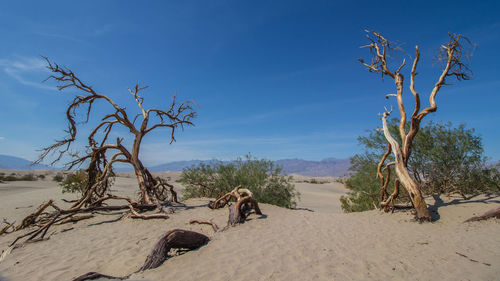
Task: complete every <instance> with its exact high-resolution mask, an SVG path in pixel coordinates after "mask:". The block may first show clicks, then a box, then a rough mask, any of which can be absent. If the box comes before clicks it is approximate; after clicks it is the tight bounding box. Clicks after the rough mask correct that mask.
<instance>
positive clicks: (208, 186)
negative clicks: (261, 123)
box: [180, 155, 300, 208]
mask: <svg viewBox="0 0 500 281" xmlns="http://www.w3.org/2000/svg"><path fill="white" fill-rule="evenodd" d="M281 172H282V170H281V167H279V166H276V165H275V164H274V162H272V161H269V160H265V159H260V160H259V159H255V158H252V157H251V156H250V155H247V156H246V157H245V159H242V158H238V159H237V160H235V161H232V162H229V163H224V162H222V161H215V160H214V161H210V162H207V163H200V164H199V165H197V166H192V167H190V168H187V169H184V171H183V172H182V175H181V178H180V182H181V183H182V184H184V185H185V187H186V188H185V190H184V191H183V197H184V198H185V199H186V198H192V197H211V198H214V197H217V196H218V195H219V194H220V193H221V192H222V193H226V192H229V191H231V190H232V189H233V188H235V187H236V186H239V185H241V187H243V188H248V189H249V190H250V191H252V193H253V196H254V198H255V199H256V200H257V201H258V202H262V203H268V204H273V205H277V206H280V207H286V208H293V207H295V206H296V200H298V198H299V196H300V194H299V193H298V192H297V191H296V190H295V186H294V185H293V184H292V183H291V181H292V177H291V176H284V175H282V174H281Z"/></svg>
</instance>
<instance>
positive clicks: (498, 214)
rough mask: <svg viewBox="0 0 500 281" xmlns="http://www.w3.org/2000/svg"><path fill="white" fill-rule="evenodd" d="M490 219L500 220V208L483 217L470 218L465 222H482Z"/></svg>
mask: <svg viewBox="0 0 500 281" xmlns="http://www.w3.org/2000/svg"><path fill="white" fill-rule="evenodd" d="M489 218H497V219H500V207H497V208H493V209H491V210H489V211H487V212H485V213H484V214H483V215H481V216H475V217H471V218H468V219H467V220H465V221H464V222H472V221H480V220H486V219H489Z"/></svg>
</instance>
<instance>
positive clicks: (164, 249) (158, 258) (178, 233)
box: [138, 229, 210, 272]
mask: <svg viewBox="0 0 500 281" xmlns="http://www.w3.org/2000/svg"><path fill="white" fill-rule="evenodd" d="M209 240H210V239H209V238H208V237H207V236H206V235H204V234H201V233H198V232H194V231H190V230H183V229H174V230H170V231H168V232H167V233H165V234H163V236H162V237H161V238H160V240H158V242H156V244H155V246H154V247H153V250H152V251H151V253H150V254H149V255H148V257H147V258H146V261H145V262H144V265H143V266H142V267H141V268H140V269H139V270H138V272H139V271H144V270H147V269H151V268H156V267H158V266H160V265H161V264H162V263H163V262H164V261H165V260H166V259H167V258H168V252H169V251H170V249H173V248H177V249H189V250H194V249H197V248H199V247H201V246H203V245H205V244H206V243H207V242H208V241H209Z"/></svg>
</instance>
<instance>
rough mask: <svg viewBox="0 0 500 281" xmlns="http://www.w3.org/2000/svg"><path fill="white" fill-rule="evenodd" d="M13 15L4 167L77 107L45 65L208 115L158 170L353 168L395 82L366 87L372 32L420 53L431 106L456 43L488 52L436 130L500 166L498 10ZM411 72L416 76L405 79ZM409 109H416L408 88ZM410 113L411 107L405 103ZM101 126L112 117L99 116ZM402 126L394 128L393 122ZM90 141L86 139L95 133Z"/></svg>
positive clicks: (3, 83) (333, 4)
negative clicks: (289, 162) (348, 163)
mask: <svg viewBox="0 0 500 281" xmlns="http://www.w3.org/2000/svg"><path fill="white" fill-rule="evenodd" d="M436 2H439V3H432V2H430V1H429V2H428V1H413V2H411V3H410V2H404V1H395V2H388V1H366V2H365V1H78V2H77V1H70V2H68V1H31V2H29V1H15V2H14V1H3V2H2V3H1V4H0V34H2V40H1V42H2V43H1V44H0V97H1V100H2V103H1V104H0V154H9V155H14V156H19V157H24V158H27V159H30V160H33V159H35V158H36V156H37V155H38V152H37V149H40V148H41V147H43V146H46V145H49V144H51V143H52V142H53V141H54V139H57V138H61V137H62V136H63V135H64V132H63V130H64V129H65V128H66V124H65V120H64V118H65V117H64V111H65V106H66V105H67V103H68V102H69V101H70V100H71V99H72V97H73V95H74V94H76V92H75V91H74V90H69V91H66V92H62V93H61V92H58V91H57V90H56V89H55V86H56V85H55V83H54V82H51V81H48V82H46V83H42V80H44V78H46V77H47V76H48V72H47V70H46V69H45V64H44V62H43V60H41V58H40V57H39V55H44V56H47V57H49V58H50V59H51V60H53V61H56V62H57V63H59V64H62V65H65V66H68V67H69V68H71V69H72V70H73V71H74V72H75V73H77V74H78V75H79V77H80V78H81V79H83V80H84V81H86V82H88V84H90V85H92V86H93V87H94V88H95V89H97V90H98V91H99V92H101V93H105V94H108V95H110V96H111V97H112V98H113V99H115V100H116V101H117V102H118V103H120V104H123V105H126V106H127V108H130V109H131V110H132V109H133V110H135V108H134V104H133V100H132V99H131V96H130V95H129V94H128V92H127V88H129V87H133V86H134V85H135V84H136V83H140V84H142V85H148V86H149V88H148V89H147V90H145V91H144V92H143V95H144V98H145V103H146V105H147V106H151V107H153V106H155V107H161V106H162V105H163V106H168V105H169V103H170V100H171V96H172V95H173V94H174V92H177V93H178V98H179V100H194V101H196V103H197V104H198V105H199V107H198V108H197V112H198V117H197V118H196V119H195V123H196V126H195V127H189V128H187V129H186V130H185V131H184V132H180V131H179V132H178V134H177V142H176V143H174V144H172V145H169V144H168V143H169V138H168V137H169V132H168V131H166V130H164V131H157V132H156V133H152V134H151V135H149V136H148V137H147V138H146V139H145V140H144V144H143V149H142V151H141V157H142V159H143V161H144V162H145V163H146V164H147V165H155V164H160V163H164V162H170V161H177V160H191V159H212V158H220V159H233V158H235V157H237V156H242V155H245V154H247V153H249V152H250V153H252V155H254V156H257V157H265V158H268V159H282V158H303V159H308V160H320V159H323V158H327V157H337V158H346V157H350V156H352V155H354V154H355V153H357V152H360V150H361V148H360V147H359V146H358V145H357V141H356V138H357V136H359V135H361V134H363V133H364V131H365V130H368V129H373V128H376V127H379V126H380V119H379V117H378V115H377V114H378V113H379V112H381V111H383V107H384V106H385V105H390V104H391V101H387V100H386V99H384V96H385V94H387V93H391V92H393V91H394V87H393V85H394V84H393V82H392V81H391V80H385V81H384V82H382V81H381V80H380V77H379V76H378V75H375V74H371V73H368V72H367V71H365V70H364V69H363V67H362V66H361V65H360V64H359V62H357V61H356V59H357V58H360V57H365V58H366V57H367V56H366V55H367V50H366V49H360V48H359V46H361V45H363V44H365V43H366V41H365V37H364V36H365V35H364V32H363V30H364V29H373V30H377V31H379V32H381V33H382V34H384V35H385V36H386V37H387V38H388V39H390V40H394V41H398V42H400V43H401V44H402V47H403V49H404V50H405V51H406V52H407V53H408V57H409V58H411V56H413V54H414V46H415V45H416V44H418V45H419V47H420V49H421V61H420V66H419V76H418V77H417V82H416V87H417V89H418V90H419V92H420V93H421V95H422V96H423V102H424V104H425V105H426V104H427V99H426V98H425V96H427V95H428V93H429V92H430V90H431V88H432V86H433V83H434V82H435V80H436V79H437V75H438V74H439V71H440V67H439V65H436V64H435V63H433V55H434V54H435V52H436V49H437V48H438V47H439V46H440V45H441V44H442V43H444V42H445V41H446V40H447V33H448V32H457V33H462V34H464V35H466V36H468V37H469V38H470V39H471V40H472V41H473V42H474V43H476V44H477V49H476V51H475V53H474V56H473V57H472V62H471V68H472V70H473V72H474V79H473V80H471V81H465V82H461V83H454V85H452V86H448V87H445V88H443V89H442V91H441V92H440V93H439V94H438V98H437V103H438V111H437V112H436V113H435V114H432V115H429V116H428V117H426V119H427V120H431V119H432V120H434V121H451V122H453V123H454V124H459V123H466V124H467V125H468V127H472V128H475V129H476V132H477V133H478V134H480V135H481V136H482V137H483V142H484V148H485V152H486V155H487V156H489V157H491V158H492V160H499V159H500V147H499V146H498V139H500V130H499V128H500V127H499V126H498V124H499V122H500V114H499V113H498V108H499V105H500V95H499V93H498V92H499V90H498V89H499V88H500V78H499V77H500V76H499V70H498V66H499V65H500V55H499V54H498V51H499V50H500V48H499V46H500V17H499V16H498V15H499V13H500V5H499V3H498V1H436ZM406 70H408V69H406ZM405 94H406V100H407V102H410V101H411V99H410V98H411V96H409V95H410V92H409V90H408V88H406V89H405ZM407 107H408V108H411V103H407ZM96 113H97V115H99V114H102V113H104V108H102V107H98V108H97V111H96ZM394 116H397V115H394ZM88 129H89V128H85V127H84V128H83V129H82V132H83V133H84V132H85V131H86V130H87V131H88Z"/></svg>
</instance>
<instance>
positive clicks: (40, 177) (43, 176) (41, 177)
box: [37, 175, 45, 180]
mask: <svg viewBox="0 0 500 281" xmlns="http://www.w3.org/2000/svg"><path fill="white" fill-rule="evenodd" d="M37 177H38V178H39V179H41V180H43V179H45V175H38V176H37Z"/></svg>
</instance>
